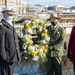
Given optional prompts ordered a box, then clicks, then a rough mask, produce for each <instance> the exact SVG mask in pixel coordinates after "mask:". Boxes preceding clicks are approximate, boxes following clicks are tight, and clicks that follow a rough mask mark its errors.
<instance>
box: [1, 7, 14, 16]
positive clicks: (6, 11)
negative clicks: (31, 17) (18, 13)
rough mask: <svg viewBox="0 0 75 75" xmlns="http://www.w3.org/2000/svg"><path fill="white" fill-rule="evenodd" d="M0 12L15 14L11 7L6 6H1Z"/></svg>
mask: <svg viewBox="0 0 75 75" xmlns="http://www.w3.org/2000/svg"><path fill="white" fill-rule="evenodd" d="M1 13H7V14H10V15H15V13H14V11H13V9H12V8H8V7H5V8H3V10H2V11H1Z"/></svg>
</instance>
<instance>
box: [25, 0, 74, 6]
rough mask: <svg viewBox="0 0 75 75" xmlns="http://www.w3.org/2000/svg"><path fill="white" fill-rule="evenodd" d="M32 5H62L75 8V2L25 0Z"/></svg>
mask: <svg viewBox="0 0 75 75" xmlns="http://www.w3.org/2000/svg"><path fill="white" fill-rule="evenodd" d="M24 1H26V2H27V3H29V4H30V5H36V4H45V5H51V6H54V5H62V6H66V7H71V6H75V0H24Z"/></svg>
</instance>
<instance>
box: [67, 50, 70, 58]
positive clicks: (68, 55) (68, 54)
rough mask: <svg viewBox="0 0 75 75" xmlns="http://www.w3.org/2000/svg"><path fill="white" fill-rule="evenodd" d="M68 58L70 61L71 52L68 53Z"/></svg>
mask: <svg viewBox="0 0 75 75" xmlns="http://www.w3.org/2000/svg"><path fill="white" fill-rule="evenodd" d="M67 57H68V58H69V59H70V51H69V52H68V53H67Z"/></svg>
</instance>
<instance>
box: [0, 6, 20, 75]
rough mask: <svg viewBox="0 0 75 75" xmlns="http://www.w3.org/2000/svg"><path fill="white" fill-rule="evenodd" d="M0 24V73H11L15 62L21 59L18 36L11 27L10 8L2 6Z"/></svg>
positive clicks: (10, 74) (9, 74) (11, 15)
mask: <svg viewBox="0 0 75 75" xmlns="http://www.w3.org/2000/svg"><path fill="white" fill-rule="evenodd" d="M1 12H2V16H3V17H2V20H1V23H2V24H1V25H0V75H13V71H14V65H15V62H17V61H21V58H20V52H19V45H18V38H17V34H16V31H15V29H14V27H13V24H12V21H13V15H14V12H13V10H12V8H7V7H6V8H4V9H3V10H2V11H1Z"/></svg>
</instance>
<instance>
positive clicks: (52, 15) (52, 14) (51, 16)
mask: <svg viewBox="0 0 75 75" xmlns="http://www.w3.org/2000/svg"><path fill="white" fill-rule="evenodd" d="M52 18H56V19H58V20H60V17H58V16H57V14H56V13H51V14H50V18H48V19H47V20H51V19H52Z"/></svg>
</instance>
